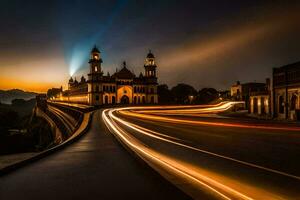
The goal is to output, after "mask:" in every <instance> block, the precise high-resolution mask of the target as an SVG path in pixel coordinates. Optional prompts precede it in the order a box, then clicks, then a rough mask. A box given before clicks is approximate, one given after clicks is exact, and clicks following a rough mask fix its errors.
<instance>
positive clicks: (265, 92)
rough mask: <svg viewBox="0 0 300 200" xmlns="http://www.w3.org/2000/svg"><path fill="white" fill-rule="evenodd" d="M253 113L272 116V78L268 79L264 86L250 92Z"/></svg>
mask: <svg viewBox="0 0 300 200" xmlns="http://www.w3.org/2000/svg"><path fill="white" fill-rule="evenodd" d="M249 101H250V107H249V111H250V113H251V114H255V115H263V116H268V117H269V116H270V114H271V85H270V79H267V80H266V84H265V87H264V88H260V90H257V91H253V92H250V96H249Z"/></svg>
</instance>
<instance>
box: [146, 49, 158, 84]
mask: <svg viewBox="0 0 300 200" xmlns="http://www.w3.org/2000/svg"><path fill="white" fill-rule="evenodd" d="M144 67H145V76H146V77H152V78H156V64H155V57H154V55H153V53H152V52H151V50H149V53H148V55H147V57H146V60H145V65H144Z"/></svg>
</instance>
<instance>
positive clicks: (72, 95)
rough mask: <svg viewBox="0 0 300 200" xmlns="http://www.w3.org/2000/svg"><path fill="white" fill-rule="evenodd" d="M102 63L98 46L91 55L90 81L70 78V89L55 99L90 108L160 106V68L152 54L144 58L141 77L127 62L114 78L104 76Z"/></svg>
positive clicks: (108, 75) (112, 76) (82, 78)
mask: <svg viewBox="0 0 300 200" xmlns="http://www.w3.org/2000/svg"><path fill="white" fill-rule="evenodd" d="M101 64H102V59H101V55H100V51H99V50H98V49H97V47H96V46H95V47H94V48H93V49H92V51H91V55H90V60H89V65H90V72H89V74H88V79H87V80H86V79H85V78H84V77H83V76H82V77H81V80H80V81H77V80H76V79H73V78H72V77H71V78H70V80H69V84H68V85H69V88H68V90H67V91H64V92H62V94H61V95H60V97H57V98H56V99H55V100H57V101H66V102H74V103H83V104H89V105H103V104H156V103H158V97H157V74H156V68H157V66H156V64H155V57H154V55H153V54H152V52H151V51H149V53H148V55H147V57H146V59H145V64H144V69H145V72H144V74H143V73H140V75H139V76H136V75H135V74H134V73H133V72H131V71H130V70H129V69H128V68H127V66H126V62H123V66H122V68H121V69H120V70H119V71H116V72H115V73H114V74H113V75H110V74H109V73H108V74H107V75H103V71H102V68H101Z"/></svg>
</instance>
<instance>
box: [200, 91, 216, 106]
mask: <svg viewBox="0 0 300 200" xmlns="http://www.w3.org/2000/svg"><path fill="white" fill-rule="evenodd" d="M218 98H219V93H218V91H217V90H216V89H214V88H203V89H201V90H200V91H199V92H198V95H197V100H196V101H197V103H200V104H207V103H211V102H212V101H215V100H217V99H218Z"/></svg>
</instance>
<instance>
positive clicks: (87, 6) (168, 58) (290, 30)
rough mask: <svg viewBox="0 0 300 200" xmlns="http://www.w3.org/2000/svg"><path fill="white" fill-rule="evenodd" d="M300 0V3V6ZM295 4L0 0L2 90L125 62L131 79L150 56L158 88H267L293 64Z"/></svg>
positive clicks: (298, 18)
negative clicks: (91, 63) (98, 63)
mask: <svg viewBox="0 0 300 200" xmlns="http://www.w3.org/2000/svg"><path fill="white" fill-rule="evenodd" d="M298 2H299V1H298ZM299 8H300V3H297V1H288V0H285V1H276V0H273V1H262V0H258V1H256V0H251V1H246V0H243V1H240V0H231V1H228V0H224V1H222V0H201V1H200V0H198V1H192V0H191V1H189V0H185V1H181V0H176V1H175V0H173V1H169V0H151V1H142V0H135V1H134V0H72V1H71V0H70V1H68V0H63V1H62V0H52V1H46V0H43V1H40V0H39V1H33V0H26V1H23V0H1V1H0V26H1V31H0V89H4V90H7V89H12V88H19V89H23V90H26V91H35V92H45V91H47V89H48V88H51V87H60V86H61V85H63V86H64V87H65V86H66V84H67V81H68V79H69V77H70V75H71V74H72V75H73V77H74V76H76V77H77V78H78V79H79V78H80V77H81V76H82V75H86V74H87V72H88V70H89V68H88V63H87V62H88V58H89V52H90V50H91V49H92V47H93V46H94V45H97V46H98V48H99V49H100V51H101V56H102V59H103V64H102V69H103V71H104V73H105V74H106V73H107V72H109V73H110V74H112V73H114V72H115V71H116V68H120V67H121V63H122V62H123V61H124V60H126V62H127V65H128V68H129V69H131V70H132V71H134V72H135V73H136V74H137V75H138V74H139V73H140V72H141V71H142V72H143V71H144V69H143V64H144V59H145V56H146V55H147V53H148V51H149V49H151V50H152V52H153V53H154V55H155V57H156V63H157V65H158V69H157V71H158V80H159V83H160V84H163V83H165V84H168V85H169V87H172V86H174V85H176V84H178V83H187V84H190V85H192V86H194V87H195V88H196V89H201V88H203V87H214V88H216V89H222V90H223V89H228V88H229V87H230V86H231V85H232V84H233V83H234V82H236V81H237V80H239V81H241V82H250V81H251V82H264V81H265V79H266V78H267V77H271V75H272V68H273V67H280V66H282V65H286V64H289V63H293V62H297V61H300V37H299V35H300V12H299Z"/></svg>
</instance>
